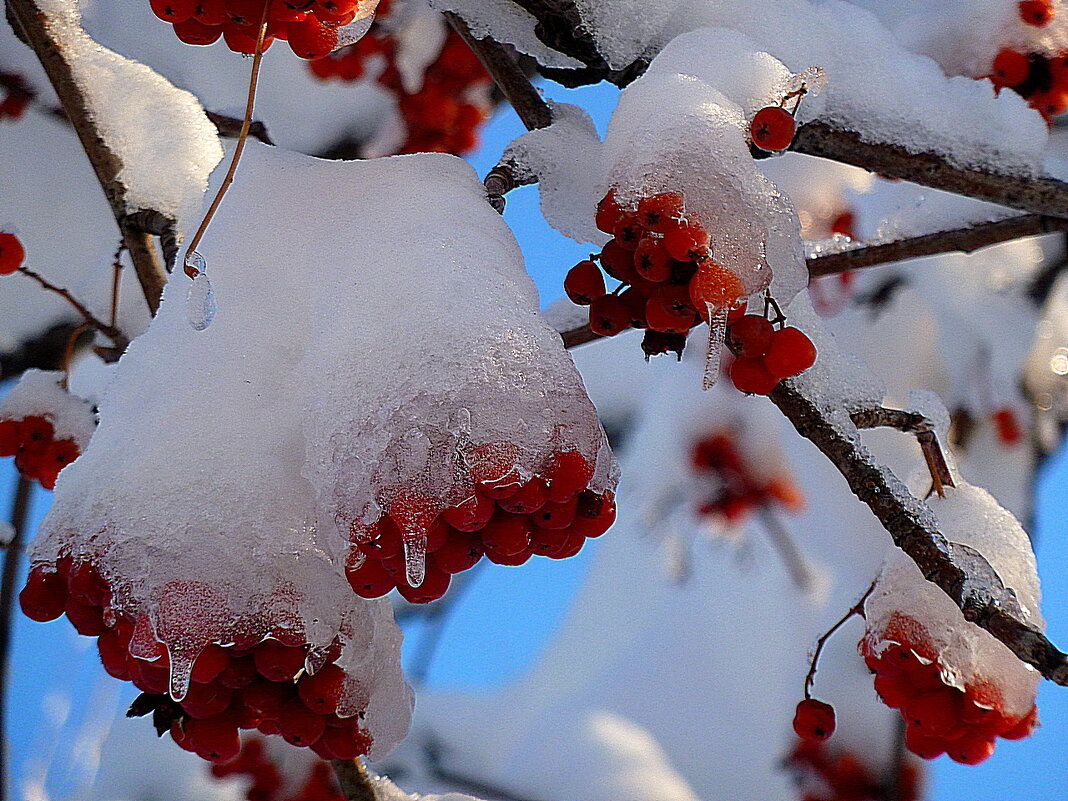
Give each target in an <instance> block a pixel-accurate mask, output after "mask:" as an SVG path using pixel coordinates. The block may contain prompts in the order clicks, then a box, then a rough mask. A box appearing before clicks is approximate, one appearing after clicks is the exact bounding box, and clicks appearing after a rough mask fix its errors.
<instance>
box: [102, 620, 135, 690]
mask: <svg viewBox="0 0 1068 801" xmlns="http://www.w3.org/2000/svg"><path fill="white" fill-rule="evenodd" d="M96 649H97V651H98V652H99V653H100V664H102V665H103V666H104V670H105V671H107V673H108V675H109V676H113V677H114V678H116V679H120V680H122V681H129V680H130V671H129V669H128V668H127V667H126V648H125V646H123V644H122V640H121V639H120V638H119V635H118V634H116V633H115V630H114V629H108V630H107V631H105V632H104V633H103V634H101V635H100V636H99V637H98V638H97V640H96Z"/></svg>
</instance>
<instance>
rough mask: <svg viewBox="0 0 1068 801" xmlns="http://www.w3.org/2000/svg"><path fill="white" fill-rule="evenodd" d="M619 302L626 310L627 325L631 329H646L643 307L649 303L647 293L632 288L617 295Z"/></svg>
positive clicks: (646, 322) (646, 323)
mask: <svg viewBox="0 0 1068 801" xmlns="http://www.w3.org/2000/svg"><path fill="white" fill-rule="evenodd" d="M619 300H620V302H622V304H623V306H624V308H626V310H627V324H628V325H629V326H630V327H631V328H648V327H649V321H648V319H647V318H646V312H645V307H646V304H648V302H649V295H648V293H646V292H644V291H642V289H640V288H638V287H636V286H632V287H630V288H628V289H625V290H624V291H622V292H620V293H619Z"/></svg>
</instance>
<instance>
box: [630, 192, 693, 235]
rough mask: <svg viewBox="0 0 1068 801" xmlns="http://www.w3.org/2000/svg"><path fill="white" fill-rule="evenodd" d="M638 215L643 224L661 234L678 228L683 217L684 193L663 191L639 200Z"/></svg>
mask: <svg viewBox="0 0 1068 801" xmlns="http://www.w3.org/2000/svg"><path fill="white" fill-rule="evenodd" d="M638 217H639V218H640V220H641V223H642V225H643V226H644V227H645V228H646V229H648V230H650V231H656V232H657V233H660V234H665V233H667V232H668V231H670V230H672V229H673V228H677V227H678V226H679V223H680V222H681V221H682V217H683V205H682V195H680V194H678V193H677V192H661V193H659V194H656V195H653V196H652V197H643V198H642V199H641V200H639V201H638Z"/></svg>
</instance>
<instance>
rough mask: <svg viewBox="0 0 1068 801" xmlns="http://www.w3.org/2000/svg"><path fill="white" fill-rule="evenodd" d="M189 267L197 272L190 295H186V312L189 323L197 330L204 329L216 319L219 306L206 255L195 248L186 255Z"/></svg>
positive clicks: (190, 288) (186, 262)
mask: <svg viewBox="0 0 1068 801" xmlns="http://www.w3.org/2000/svg"><path fill="white" fill-rule="evenodd" d="M185 264H186V266H187V267H193V268H194V269H196V271H197V274H196V276H195V277H194V278H193V283H192V284H191V285H190V287H189V295H188V296H187V297H186V313H187V314H188V316H189V324H190V325H191V326H193V329H194V330H195V331H203V330H204V329H205V328H207V327H208V326H209V325H211V321H212V320H214V319H215V312H216V311H217V310H218V307H217V306H216V304H215V292H214V291H213V290H212V288H211V280H210V279H209V278H208V274H207V273H206V272H205V268H206V267H207V264H206V263H205V261H204V257H203V256H201V255H200V254H199V253H197V252H196V251H195V250H194V251H191V252H190V253H188V254H187V255H186V257H185Z"/></svg>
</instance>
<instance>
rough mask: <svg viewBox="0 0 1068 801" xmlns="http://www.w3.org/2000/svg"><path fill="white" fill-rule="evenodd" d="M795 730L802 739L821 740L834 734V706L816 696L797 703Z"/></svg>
mask: <svg viewBox="0 0 1068 801" xmlns="http://www.w3.org/2000/svg"><path fill="white" fill-rule="evenodd" d="M794 731H795V732H797V736H798V737H800V738H801V739H802V740H808V741H809V742H814V743H815V742H821V741H823V740H826V739H827V738H828V737H830V736H831V735H832V734H834V707H832V706H831V705H830V704H826V703H824V702H823V701H817V700H816V699H815V698H806V699H804V700H803V701H800V702H799V703H798V704H797V710H796V711H795V712H794Z"/></svg>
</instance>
